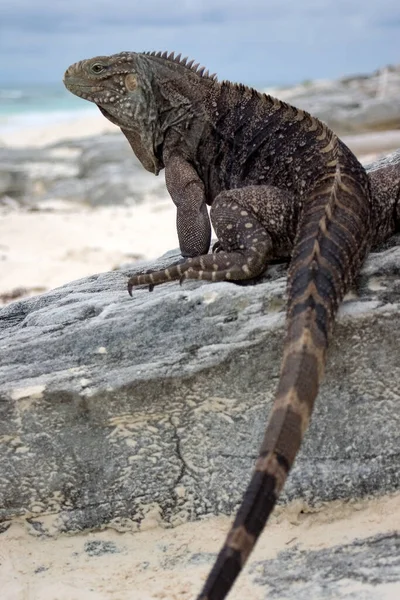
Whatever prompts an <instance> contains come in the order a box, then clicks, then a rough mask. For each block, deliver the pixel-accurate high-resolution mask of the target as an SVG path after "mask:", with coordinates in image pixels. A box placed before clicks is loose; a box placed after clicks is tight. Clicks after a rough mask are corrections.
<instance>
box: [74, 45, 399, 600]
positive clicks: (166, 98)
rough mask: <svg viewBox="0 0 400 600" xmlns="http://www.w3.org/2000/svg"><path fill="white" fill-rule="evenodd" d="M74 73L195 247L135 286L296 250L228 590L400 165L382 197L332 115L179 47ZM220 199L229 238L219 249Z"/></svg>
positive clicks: (224, 274)
mask: <svg viewBox="0 0 400 600" xmlns="http://www.w3.org/2000/svg"><path fill="white" fill-rule="evenodd" d="M64 82H65V85H66V86H67V88H68V89H69V90H70V91H72V92H73V93H75V94H76V95H78V96H81V97H83V98H85V99H87V100H89V101H91V102H94V103H96V104H97V105H98V106H99V108H100V110H101V111H102V113H103V114H104V115H105V116H106V117H107V118H108V119H110V120H111V121H112V122H114V123H116V124H117V125H119V126H120V127H121V130H122V132H123V133H124V134H125V136H126V137H127V139H128V140H129V142H130V144H131V146H132V148H133V150H134V152H135V154H136V155H137V157H138V158H139V160H140V161H141V162H142V164H143V166H144V167H145V168H146V169H147V170H149V171H151V172H153V173H155V174H158V172H159V170H160V169H162V168H165V176H166V184H167V188H168V191H169V193H170V195H171V197H172V199H173V201H174V202H175V204H176V206H177V230H178V237H179V242H180V247H181V252H182V254H183V256H184V257H186V260H183V261H180V262H179V263H176V264H175V265H172V266H170V267H169V268H168V269H165V270H164V271H157V272H153V273H146V274H141V275H135V276H134V277H132V278H131V279H130V280H129V284H128V287H129V291H130V292H131V291H132V288H133V287H134V286H136V285H139V284H146V285H150V286H151V287H152V286H154V285H156V284H160V283H163V282H166V281H170V280H174V279H180V280H182V279H186V278H192V279H206V280H210V281H221V280H230V281H239V280H244V279H251V278H254V277H257V276H258V275H260V274H261V273H262V272H263V271H264V270H265V269H266V268H267V266H268V262H269V261H270V260H272V259H277V258H288V257H290V258H291V263H290V268H289V277H288V308H287V333H286V339H285V345H284V353H283V360H282V367H281V374H280V379H279V384H278V389H277V392H276V397H275V402H274V405H273V408H272V412H271V415H270V419H269V422H268V424H267V428H266V432H265V437H264V440H263V443H262V445H261V449H260V453H259V457H258V459H257V461H256V465H255V470H254V473H253V476H252V478H251V481H250V484H249V486H248V488H247V490H246V492H245V495H244V498H243V502H242V505H241V507H240V509H239V511H238V513H237V515H236V518H235V520H234V523H233V527H232V529H231V531H230V532H229V534H228V537H227V539H226V542H225V544H224V546H223V548H222V550H221V552H220V553H219V555H218V558H217V560H216V563H215V565H214V567H213V569H212V571H211V574H210V575H209V577H208V579H207V581H206V583H205V585H204V588H203V590H202V592H201V594H200V596H199V600H223V598H225V597H226V595H227V594H228V592H229V590H230V588H231V587H232V585H233V583H234V581H235V579H236V577H237V575H238V574H239V572H240V570H241V569H242V567H243V565H244V563H245V562H246V560H247V558H248V556H249V554H250V552H251V551H252V549H253V547H254V544H255V543H256V540H257V538H258V536H259V535H260V533H261V531H262V530H263V528H264V525H265V523H266V521H267V519H268V517H269V515H270V513H271V511H272V510H273V507H274V505H275V503H276V500H277V498H278V495H279V493H280V491H281V489H282V487H283V485H284V483H285V481H286V478H287V475H288V473H289V470H290V468H291V467H292V465H293V462H294V459H295V456H296V454H297V452H298V449H299V447H300V445H301V441H302V439H303V436H304V432H305V430H306V428H307V426H308V423H309V420H310V417H311V413H312V409H313V405H314V401H315V398H316V396H317V393H318V388H319V385H320V383H321V380H322V377H323V372H324V366H325V359H326V350H327V345H328V339H329V336H330V333H331V330H332V326H333V322H334V318H335V315H336V312H337V309H338V306H339V303H340V301H341V300H342V298H343V295H344V294H345V293H346V291H347V290H348V288H349V286H350V285H351V283H352V281H353V280H354V278H355V276H356V275H357V273H358V271H359V269H360V266H361V264H362V262H363V260H364V258H365V256H366V254H367V251H368V249H369V247H370V246H371V244H373V243H374V244H377V243H379V242H381V241H382V240H383V239H385V238H386V237H388V236H389V235H390V234H391V233H393V232H394V230H395V229H398V228H399V223H400V207H399V199H398V196H397V197H394V196H395V193H394V191H395V190H398V188H399V187H400V185H399V168H398V166H397V167H396V168H395V172H393V173H390V174H389V176H388V177H387V181H385V182H384V183H382V181H383V180H385V174H383V176H382V174H381V175H378V176H376V175H374V176H373V178H372V179H371V181H372V184H373V186H374V190H375V191H376V193H377V195H378V196H379V197H378V199H377V200H376V201H375V200H374V203H372V200H371V189H370V188H371V182H370V180H369V178H368V177H367V175H366V173H365V171H364V169H363V168H362V166H361V165H360V164H359V162H358V161H357V159H356V158H355V157H354V155H353V154H352V153H351V152H350V150H349V149H348V148H347V147H346V146H345V145H344V144H343V143H342V142H341V141H340V140H339V139H338V138H337V136H336V135H335V134H334V133H333V132H332V131H331V130H330V129H329V128H328V127H327V126H326V125H324V124H323V123H321V122H320V121H319V120H317V119H315V118H313V117H311V116H310V115H309V114H308V113H306V112H304V111H302V110H298V109H296V108H294V107H292V106H289V105H288V104H285V103H284V102H280V101H279V100H277V99H275V98H272V97H270V96H265V95H263V94H259V93H258V92H256V91H255V90H252V89H250V88H247V87H245V86H242V85H235V84H231V83H229V82H223V83H221V84H220V83H218V82H217V81H216V79H215V77H214V76H209V75H208V73H204V72H203V70H202V69H198V66H197V65H196V66H194V67H193V66H192V65H191V63H189V64H188V63H187V62H186V60H185V59H184V60H183V61H181V60H180V57H177V58H175V57H174V56H173V55H170V56H168V55H167V54H163V55H161V54H160V53H159V54H154V53H153V54H137V53H121V54H117V55H113V56H110V57H96V58H93V59H89V60H86V61H82V62H79V63H77V64H75V65H72V66H71V67H69V69H68V70H67V72H66V74H65V78H64ZM382 177H383V179H382ZM396 178H397V179H396ZM396 186H397V187H396ZM396 194H397V191H396ZM396 198H397V199H396ZM207 204H210V205H211V213H210V214H211V220H212V223H213V226H214V228H215V232H216V234H217V237H218V241H219V244H218V251H217V252H215V253H213V254H207V252H208V250H209V245H210V231H211V229H210V222H209V217H208V212H207V207H206V205H207Z"/></svg>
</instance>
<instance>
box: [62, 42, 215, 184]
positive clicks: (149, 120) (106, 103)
mask: <svg viewBox="0 0 400 600" xmlns="http://www.w3.org/2000/svg"><path fill="white" fill-rule="evenodd" d="M193 62H194V61H189V62H188V60H187V59H186V58H184V59H181V56H180V55H178V56H175V55H174V53H170V54H168V53H167V52H164V53H161V52H151V53H137V52H121V53H120V54H113V55H111V56H96V57H95V58H90V59H87V60H82V61H80V62H77V63H75V64H73V65H71V66H70V67H69V68H68V69H67V70H66V72H65V75H64V84H65V86H66V87H67V89H68V90H69V91H70V92H72V93H73V94H75V95H76V96H80V97H81V98H84V99H85V100H89V101H90V102H94V103H95V104H97V106H98V107H99V109H100V111H101V112H102V113H103V115H104V116H105V117H107V119H109V120H110V121H111V122H112V123H115V125H118V126H119V127H121V129H122V132H123V133H124V134H125V136H126V137H127V138H128V140H129V143H130V144H131V146H132V148H133V151H134V152H135V154H136V156H137V157H138V159H139V160H140V162H141V163H142V165H143V166H144V168H145V169H147V170H148V171H150V172H152V173H155V174H156V175H157V174H158V173H159V171H160V169H162V168H163V166H164V165H163V162H162V147H163V143H164V138H165V135H166V132H167V131H168V130H170V129H171V128H181V129H182V130H187V128H188V127H189V125H190V123H191V122H192V121H193V120H194V119H196V118H197V119H199V118H201V114H200V113H201V111H200V109H199V105H200V101H201V99H202V97H203V96H204V95H206V94H207V93H208V92H209V90H210V87H212V86H214V85H215V83H216V77H215V75H214V74H213V75H210V74H209V73H208V71H205V69H204V67H199V65H198V64H196V65H194V64H193Z"/></svg>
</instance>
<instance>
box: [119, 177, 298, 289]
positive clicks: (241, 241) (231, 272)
mask: <svg viewBox="0 0 400 600" xmlns="http://www.w3.org/2000/svg"><path fill="white" fill-rule="evenodd" d="M292 204H293V199H292V197H291V196H290V195H289V194H287V193H286V192H282V191H281V190H278V189H277V188H272V187H267V186H257V187H248V188H242V189H234V190H228V191H225V192H222V193H220V194H219V195H218V196H217V198H216V199H215V200H214V203H213V205H212V207H211V220H212V223H213V226H214V229H215V233H216V234H217V237H218V241H219V247H218V252H217V253H213V254H205V255H202V256H197V257H194V258H189V259H187V260H184V261H179V262H178V263H175V264H173V265H171V266H170V267H168V268H167V269H164V270H163V271H153V272H150V273H144V274H138V275H134V276H133V277H131V278H130V280H129V282H128V291H129V293H131V291H132V288H133V287H134V286H135V285H142V284H144V285H149V286H150V288H152V287H153V286H154V285H157V284H160V283H165V282H167V281H172V280H174V279H180V280H183V279H203V280H208V281H224V280H228V281H240V280H244V279H252V278H255V277H257V276H258V275H260V274H261V273H262V272H263V271H264V270H265V269H266V267H267V265H268V261H269V260H270V259H271V258H275V257H276V247H274V246H275V245H274V241H273V240H274V239H276V238H280V239H281V240H282V239H286V238H287V247H286V251H287V253H289V252H290V243H291V242H290V241H289V238H288V232H287V229H288V218H287V216H288V214H289V213H290V212H291V211H290V207H291V205H292ZM281 230H282V231H281ZM283 230H285V231H283Z"/></svg>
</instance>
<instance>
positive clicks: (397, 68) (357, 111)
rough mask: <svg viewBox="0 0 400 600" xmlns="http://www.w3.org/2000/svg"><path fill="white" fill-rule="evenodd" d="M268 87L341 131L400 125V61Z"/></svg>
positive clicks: (342, 132)
mask: <svg viewBox="0 0 400 600" xmlns="http://www.w3.org/2000/svg"><path fill="white" fill-rule="evenodd" d="M267 91H269V92H270V93H272V94H273V95H275V96H277V97H278V98H281V99H282V100H285V101H286V102H289V103H291V104H294V105H295V106H297V107H298V108H302V109H304V110H307V111H309V112H310V113H311V114H313V115H315V116H316V117H319V118H320V119H322V120H323V121H325V122H326V123H327V124H328V125H329V126H330V127H332V129H333V130H334V131H336V132H337V133H338V134H340V135H344V134H349V133H356V132H361V131H374V130H375V131H380V130H384V129H398V125H399V122H400V106H399V102H398V98H399V93H400V65H394V66H393V65H389V66H387V67H384V68H382V69H379V70H377V71H376V72H374V73H372V74H370V75H365V76H362V75H361V76H352V77H344V78H341V79H338V80H336V81H329V80H321V81H306V82H303V84H301V85H298V86H295V87H292V88H289V89H282V88H275V89H273V90H267Z"/></svg>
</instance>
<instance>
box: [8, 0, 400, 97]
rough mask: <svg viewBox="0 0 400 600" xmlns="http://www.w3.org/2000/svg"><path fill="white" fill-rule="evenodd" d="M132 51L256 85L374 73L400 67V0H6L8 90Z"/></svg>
mask: <svg viewBox="0 0 400 600" xmlns="http://www.w3.org/2000/svg"><path fill="white" fill-rule="evenodd" d="M123 50H131V51H137V52H141V51H145V50H163V51H164V50H168V51H172V50H174V51H176V52H178V53H179V52H180V53H182V56H189V57H190V58H194V59H196V62H200V63H201V64H202V65H205V66H206V67H207V68H208V69H210V72H217V74H218V78H219V79H220V80H222V79H230V80H232V81H240V82H243V83H246V84H249V85H254V86H265V85H280V84H292V83H296V82H301V81H304V80H305V79H317V78H335V77H340V76H341V75H349V74H355V73H367V72H371V71H373V70H375V69H377V68H379V67H381V66H383V65H386V64H390V63H391V64H394V63H400V0H242V1H240V0H203V1H202V0H141V1H137V0H108V1H105V0H0V85H5V84H15V83H20V84H24V83H25V84H26V83H33V84H42V83H53V82H58V81H61V80H62V76H63V73H64V71H65V69H66V67H67V66H68V65H70V64H71V63H73V62H76V61H78V60H81V59H83V58H89V57H92V56H97V55H105V54H113V53H116V52H121V51H123Z"/></svg>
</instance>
